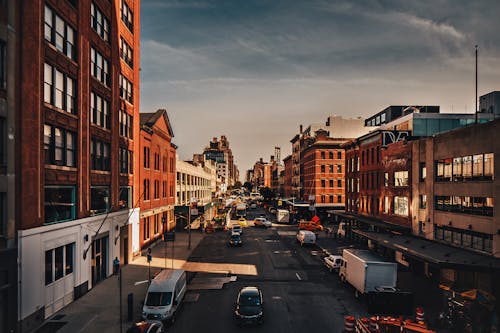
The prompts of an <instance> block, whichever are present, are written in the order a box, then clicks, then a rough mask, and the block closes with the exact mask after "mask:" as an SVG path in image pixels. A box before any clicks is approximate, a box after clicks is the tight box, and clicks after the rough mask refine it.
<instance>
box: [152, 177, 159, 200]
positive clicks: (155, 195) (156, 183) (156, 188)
mask: <svg viewBox="0 0 500 333" xmlns="http://www.w3.org/2000/svg"><path fill="white" fill-rule="evenodd" d="M153 198H154V199H159V198H160V181H159V180H155V181H154V187H153Z"/></svg>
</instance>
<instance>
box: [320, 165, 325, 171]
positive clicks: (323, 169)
mask: <svg viewBox="0 0 500 333" xmlns="http://www.w3.org/2000/svg"><path fill="white" fill-rule="evenodd" d="M321 173H325V166H324V165H321Z"/></svg>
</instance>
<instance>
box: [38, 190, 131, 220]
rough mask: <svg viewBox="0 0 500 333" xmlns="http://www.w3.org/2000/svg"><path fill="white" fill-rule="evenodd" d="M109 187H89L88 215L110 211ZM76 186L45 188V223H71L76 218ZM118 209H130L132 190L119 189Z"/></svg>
mask: <svg viewBox="0 0 500 333" xmlns="http://www.w3.org/2000/svg"><path fill="white" fill-rule="evenodd" d="M110 202H111V199H110V187H109V186H91V187H90V213H91V214H92V215H94V214H103V213H106V212H108V211H109V210H110ZM76 203H77V200H76V186H46V187H45V201H44V212H45V213H44V215H45V218H44V221H45V223H56V222H64V221H71V220H74V219H75V218H76ZM119 203H120V204H119V208H120V209H124V208H131V207H132V188H131V187H121V188H120V194H119Z"/></svg>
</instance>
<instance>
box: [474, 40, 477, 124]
mask: <svg viewBox="0 0 500 333" xmlns="http://www.w3.org/2000/svg"><path fill="white" fill-rule="evenodd" d="M474 105H475V107H476V109H475V110H474V112H475V120H476V122H475V123H476V124H477V45H476V101H475V104H474Z"/></svg>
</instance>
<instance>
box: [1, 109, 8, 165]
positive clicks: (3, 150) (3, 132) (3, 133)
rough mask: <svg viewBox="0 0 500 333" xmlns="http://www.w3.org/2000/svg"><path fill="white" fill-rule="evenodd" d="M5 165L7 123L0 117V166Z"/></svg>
mask: <svg viewBox="0 0 500 333" xmlns="http://www.w3.org/2000/svg"><path fill="white" fill-rule="evenodd" d="M6 163H7V121H6V119H5V118H2V117H0V165H5V164H6Z"/></svg>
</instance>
